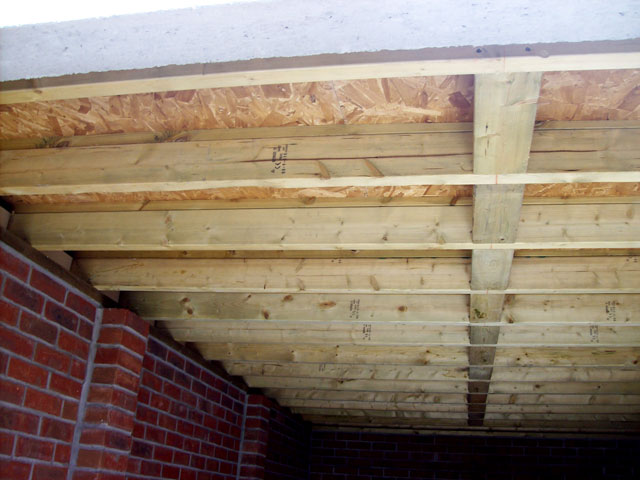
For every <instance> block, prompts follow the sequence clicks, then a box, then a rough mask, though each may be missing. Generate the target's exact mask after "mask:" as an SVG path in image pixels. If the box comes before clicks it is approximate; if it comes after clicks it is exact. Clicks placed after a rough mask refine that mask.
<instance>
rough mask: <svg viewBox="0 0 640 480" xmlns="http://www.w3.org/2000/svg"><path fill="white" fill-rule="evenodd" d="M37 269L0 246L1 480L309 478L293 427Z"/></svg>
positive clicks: (303, 444)
mask: <svg viewBox="0 0 640 480" xmlns="http://www.w3.org/2000/svg"><path fill="white" fill-rule="evenodd" d="M36 261H37V259H36ZM36 261H31V260H29V259H27V258H26V257H24V256H22V255H21V254H20V253H18V252H17V251H15V250H13V249H12V248H11V247H9V246H7V245H6V244H4V243H3V242H0V480H126V479H132V480H135V479H143V478H144V479H154V478H170V479H178V480H221V479H228V480H231V479H236V478H245V479H249V478H252V479H253V478H255V479H262V478H282V479H287V478H291V479H293V478H295V479H303V478H307V461H306V458H307V455H308V448H307V447H308V439H309V434H308V429H307V427H306V426H305V424H304V423H303V422H302V421H301V420H300V419H299V418H297V417H294V416H292V415H291V414H290V413H289V412H288V410H285V409H282V408H281V407H279V406H278V405H277V404H275V403H274V402H272V401H270V400H269V399H267V398H266V397H264V396H262V395H248V394H247V392H246V390H247V389H246V385H244V384H243V383H242V382H240V381H237V380H233V379H232V378H231V377H229V376H228V375H227V374H226V373H225V372H224V371H223V370H222V369H220V368H217V367H216V366H215V365H211V364H207V363H206V362H205V361H204V360H202V358H200V357H199V356H198V355H197V353H195V352H194V351H193V350H190V349H189V348H186V347H184V346H182V345H179V344H177V343H176V342H174V341H173V340H171V339H170V338H168V337H166V336H164V334H162V333H160V332H157V331H155V330H154V331H152V332H150V327H149V325H148V324H147V323H146V322H144V321H143V320H141V319H140V318H139V317H137V316H136V315H135V314H133V313H131V312H130V311H128V310H124V309H102V308H100V306H99V305H98V304H97V303H96V302H95V301H94V300H91V298H90V297H89V296H86V295H85V294H83V293H81V292H80V291H79V290H77V289H76V288H74V287H71V286H70V285H69V284H67V283H65V282H64V281H62V280H61V279H59V278H53V276H52V275H51V274H50V273H47V271H46V270H45V269H44V268H42V267H41V266H40V264H39V263H36ZM70 281H71V283H74V282H75V280H70ZM75 285H78V284H77V283H75ZM78 288H81V287H78ZM250 399H251V400H250ZM240 472H243V473H242V475H240Z"/></svg>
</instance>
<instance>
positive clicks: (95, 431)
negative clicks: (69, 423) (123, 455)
mask: <svg viewBox="0 0 640 480" xmlns="http://www.w3.org/2000/svg"><path fill="white" fill-rule="evenodd" d="M80 442H81V443H83V444H84V445H100V446H104V447H107V448H112V449H115V450H121V451H126V452H129V450H130V448H131V435H127V434H125V433H123V432H120V431H117V430H109V429H104V428H86V429H85V430H83V431H82V435H81V437H80Z"/></svg>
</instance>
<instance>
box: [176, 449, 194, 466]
mask: <svg viewBox="0 0 640 480" xmlns="http://www.w3.org/2000/svg"><path fill="white" fill-rule="evenodd" d="M190 461H191V458H190V456H189V454H188V453H185V452H177V451H176V452H174V453H173V463H177V464H178V465H185V466H186V465H189V462H190Z"/></svg>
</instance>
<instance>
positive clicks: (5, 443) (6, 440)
mask: <svg viewBox="0 0 640 480" xmlns="http://www.w3.org/2000/svg"><path fill="white" fill-rule="evenodd" d="M14 440H15V436H14V435H13V433H5V432H0V455H11V452H13V443H14Z"/></svg>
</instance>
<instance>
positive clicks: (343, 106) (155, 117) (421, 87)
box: [0, 76, 473, 139]
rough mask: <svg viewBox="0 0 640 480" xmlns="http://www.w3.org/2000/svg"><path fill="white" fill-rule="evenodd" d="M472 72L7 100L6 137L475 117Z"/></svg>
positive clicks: (1, 126)
mask: <svg viewBox="0 0 640 480" xmlns="http://www.w3.org/2000/svg"><path fill="white" fill-rule="evenodd" d="M472 96H473V77H472V76H445V77H413V78H393V79H380V80H358V81H350V82H313V83H298V84H281V85H265V86H254V87H234V88H216V89H202V90H185V91H180V92H164V93H155V94H154V93H149V94H136V95H119V96H113V97H95V98H83V99H76V100H59V101H51V102H33V103H22V104H14V105H0V138H2V139H11V138H38V137H40V138H42V137H49V136H66V135H91V134H108V133H125V132H126V133H132V132H178V131H182V130H196V129H213V128H244V127H273V126H288V125H289V126H290V125H328V124H343V123H352V124H357V123H398V122H403V123H408V122H468V121H471V119H472V117H473V112H472V104H473V100H472Z"/></svg>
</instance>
